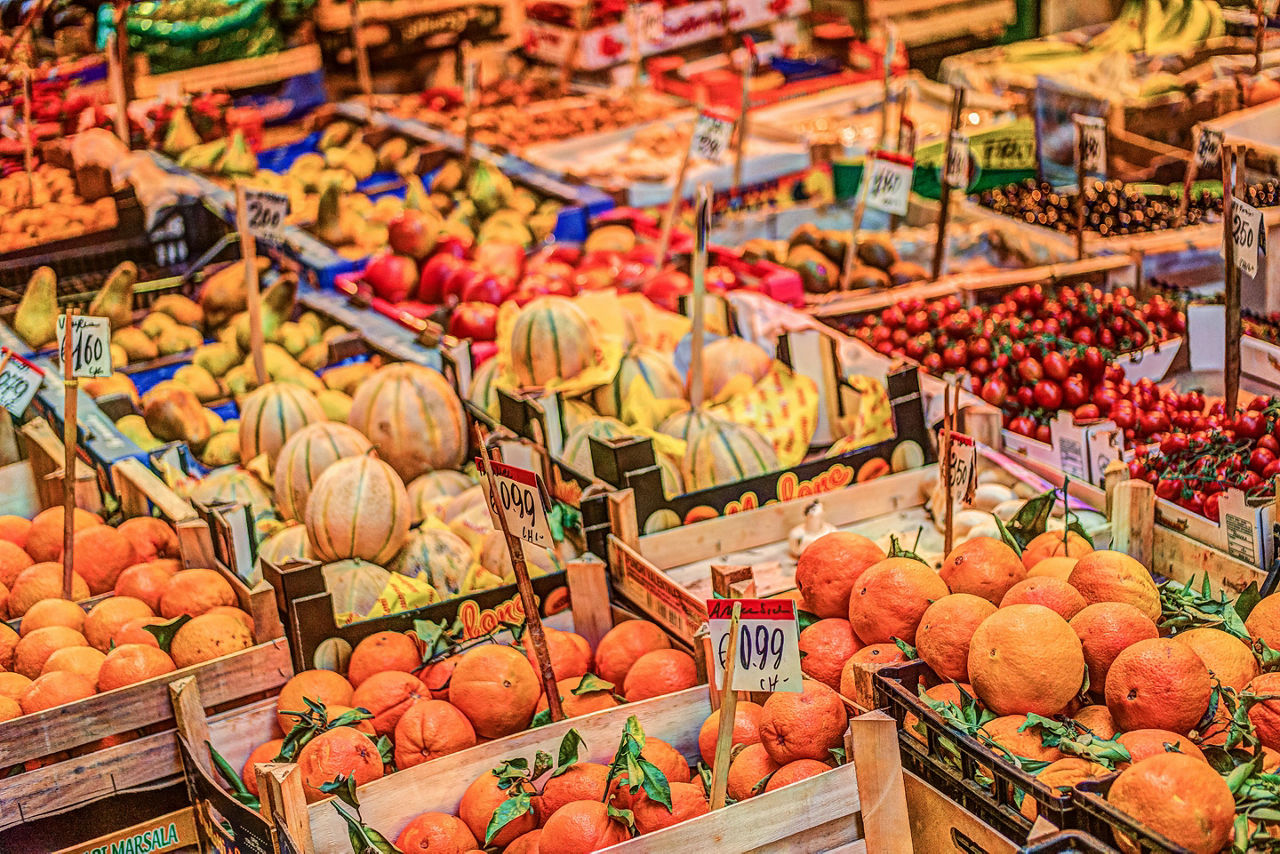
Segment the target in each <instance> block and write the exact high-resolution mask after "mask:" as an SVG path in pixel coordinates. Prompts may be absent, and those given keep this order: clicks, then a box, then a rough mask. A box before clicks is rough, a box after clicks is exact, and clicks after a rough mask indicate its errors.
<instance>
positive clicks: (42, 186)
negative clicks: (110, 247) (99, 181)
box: [0, 163, 117, 254]
mask: <svg viewBox="0 0 1280 854" xmlns="http://www.w3.org/2000/svg"><path fill="white" fill-rule="evenodd" d="M116 222H117V215H116V202H115V199H114V198H112V197H110V196H104V197H103V198H100V199H98V200H97V201H95V202H86V201H84V200H83V199H81V198H80V197H79V196H78V195H76V185H75V179H74V177H73V176H72V175H71V173H70V172H68V171H67V170H66V169H61V168H59V167H56V166H51V165H49V164H47V163H44V164H41V165H40V166H38V167H36V171H35V172H34V173H32V174H31V175H30V178H29V179H28V176H27V175H26V174H25V173H22V172H13V173H10V174H8V175H6V176H4V177H3V178H0V254H3V253H8V252H13V251H14V250H17V249H25V248H27V247H30V246H35V245H37V244H41V243H49V242H51V241H55V240H65V239H67V238H69V237H78V236H80V235H82V234H87V233H90V232H95V231H105V230H106V229H109V228H114V227H115V225H116Z"/></svg>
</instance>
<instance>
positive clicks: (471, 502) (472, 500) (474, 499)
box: [440, 483, 489, 524]
mask: <svg viewBox="0 0 1280 854" xmlns="http://www.w3.org/2000/svg"><path fill="white" fill-rule="evenodd" d="M477 507H482V508H484V510H485V512H486V513H487V512H489V511H488V507H489V505H488V504H486V503H485V500H484V490H483V489H481V488H480V484H478V483H477V484H475V485H474V486H470V487H467V488H466V489H464V490H462V491H461V492H459V493H458V494H457V495H455V496H453V498H451V499H449V501H448V502H447V503H446V504H445V505H444V510H443V511H442V512H441V514H440V518H441V519H443V520H444V522H445V524H448V523H450V522H453V520H454V519H457V518H458V517H460V516H462V515H463V514H465V513H468V512H470V511H472V510H474V509H475V508H477Z"/></svg>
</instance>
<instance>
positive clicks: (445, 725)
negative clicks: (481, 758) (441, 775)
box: [392, 700, 476, 770]
mask: <svg viewBox="0 0 1280 854" xmlns="http://www.w3.org/2000/svg"><path fill="white" fill-rule="evenodd" d="M392 740H393V741H394V742H395V746H396V768H399V769H401V770H403V769H405V768H409V767H412V766H414V765H418V764H420V763H422V762H426V761H428V760H431V759H437V758H439V757H441V756H447V755H448V754H450V753H456V752H458V751H459V750H465V749H466V748H468V747H474V746H475V743H476V731H475V729H474V728H473V727H472V726H471V721H469V720H467V716H466V715H464V714H463V713H462V712H460V711H458V710H457V709H455V708H454V707H453V706H452V705H450V704H449V703H446V702H445V701H444V700H419V701H418V702H415V703H413V704H412V705H411V706H409V708H408V710H407V711H405V713H404V714H403V715H401V716H400V720H399V721H398V722H397V723H396V728H395V737H394V739H392Z"/></svg>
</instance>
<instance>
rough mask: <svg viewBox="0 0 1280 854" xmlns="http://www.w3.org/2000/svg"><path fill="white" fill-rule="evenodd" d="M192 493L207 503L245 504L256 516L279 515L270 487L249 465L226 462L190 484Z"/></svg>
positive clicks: (257, 517) (256, 517) (196, 498)
mask: <svg viewBox="0 0 1280 854" xmlns="http://www.w3.org/2000/svg"><path fill="white" fill-rule="evenodd" d="M189 497H190V499H191V500H192V501H198V502H200V503H201V504H203V505H205V506H206V507H208V506H209V505H212V504H232V503H234V504H244V505H245V506H247V507H248V508H249V512H250V513H251V514H252V515H253V518H254V519H255V520H256V519H261V518H267V517H275V516H276V508H275V503H274V502H273V501H272V497H271V491H270V490H269V489H267V487H266V485H265V484H263V482H262V481H260V480H258V478H257V477H256V476H255V475H254V474H253V472H251V471H249V470H248V469H243V468H241V467H240V466H223V467H222V468H219V469H214V470H213V471H211V472H209V473H208V474H207V475H205V476H204V477H203V478H201V479H200V482H199V483H197V484H196V485H195V486H193V487H192V488H191V492H190V493H189Z"/></svg>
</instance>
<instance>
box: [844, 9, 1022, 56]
mask: <svg viewBox="0 0 1280 854" xmlns="http://www.w3.org/2000/svg"><path fill="white" fill-rule="evenodd" d="M867 14H868V17H870V18H871V19H872V20H882V19H886V18H887V19H889V20H892V21H893V22H894V23H895V24H897V27H898V37H899V38H901V39H902V41H903V43H904V44H906V45H908V46H911V45H919V44H929V43H931V42H939V41H943V40H945V39H949V38H955V37H957V36H963V35H969V34H970V33H985V32H989V31H992V30H999V29H1001V28H1003V27H1005V26H1006V25H1008V24H1011V23H1013V21H1014V20H1015V19H1016V18H1017V8H1016V6H1015V4H1014V2H1013V0H994V2H989V1H987V2H984V0H976V2H975V0H960V2H955V3H941V4H939V3H937V2H934V0H888V2H883V1H882V2H875V3H869V4H868V10H867Z"/></svg>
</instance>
